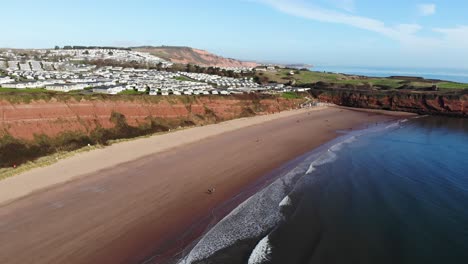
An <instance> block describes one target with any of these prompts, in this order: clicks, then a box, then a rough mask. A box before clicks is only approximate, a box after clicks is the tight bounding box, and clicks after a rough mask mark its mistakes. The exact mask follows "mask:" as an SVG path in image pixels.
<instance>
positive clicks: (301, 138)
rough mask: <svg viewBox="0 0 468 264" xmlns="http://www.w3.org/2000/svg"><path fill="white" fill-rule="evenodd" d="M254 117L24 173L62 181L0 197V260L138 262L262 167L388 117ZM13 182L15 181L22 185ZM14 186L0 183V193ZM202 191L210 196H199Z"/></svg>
mask: <svg viewBox="0 0 468 264" xmlns="http://www.w3.org/2000/svg"><path fill="white" fill-rule="evenodd" d="M255 118H257V117H255ZM255 118H253V119H244V120H234V121H235V122H234V124H237V125H232V123H230V124H231V125H227V126H226V124H224V125H223V124H218V125H213V126H207V127H203V128H195V129H193V130H192V131H191V130H190V129H189V130H185V131H180V132H184V133H182V134H178V136H179V137H180V136H182V135H184V136H185V137H188V138H190V139H193V140H189V139H187V138H180V141H182V142H185V143H184V144H175V143H173V141H174V140H177V138H174V136H170V137H169V136H168V137H162V140H163V142H159V144H162V145H164V146H166V148H158V147H156V146H159V145H158V144H156V143H155V142H157V141H158V140H157V139H155V138H157V137H153V138H148V139H141V140H138V141H135V142H127V143H124V144H125V145H120V144H119V145H120V147H114V148H111V151H109V150H107V151H101V150H99V151H96V152H90V153H85V154H83V155H82V156H79V157H74V158H72V159H69V160H67V161H64V162H59V163H57V164H55V165H53V166H51V167H49V168H43V169H38V170H35V171H32V172H30V174H29V176H28V177H33V176H34V177H35V178H34V180H35V181H39V182H40V181H42V179H44V181H47V179H48V178H51V179H56V178H65V179H68V180H69V181H68V182H63V180H62V181H60V180H59V181H56V180H52V181H50V182H49V184H48V185H44V187H47V186H48V188H47V189H41V190H37V189H36V190H35V189H34V188H30V189H26V191H25V190H24V187H22V188H23V189H22V190H21V191H19V192H16V193H15V192H14V190H13V191H10V194H11V193H12V192H13V193H14V194H15V195H16V196H15V195H10V196H7V198H4V199H3V200H1V199H0V201H2V202H4V203H3V205H2V206H1V207H0V245H1V246H0V263H139V262H141V261H142V260H145V259H146V258H147V257H148V256H150V255H152V254H154V252H157V251H158V249H159V248H160V247H161V246H164V245H165V243H166V242H167V241H170V240H172V239H174V238H176V237H177V236H178V235H180V234H181V233H183V232H185V230H187V229H189V228H190V227H191V226H192V225H193V224H194V223H196V222H199V221H201V220H202V219H206V216H207V215H209V214H210V212H211V210H212V208H215V207H217V206H219V205H221V204H223V203H224V202H225V201H227V200H229V199H230V198H232V197H233V196H235V195H236V194H237V193H239V192H240V191H241V190H242V189H243V188H245V187H246V186H249V184H251V183H252V182H254V181H256V180H258V179H259V178H261V177H262V176H263V175H265V174H266V173H268V172H269V171H271V170H273V169H275V168H277V167H278V166H280V165H281V164H283V163H285V162H287V161H289V160H291V159H293V158H295V157H297V156H300V155H302V154H304V153H306V152H308V151H310V150H311V149H313V148H315V147H317V146H319V145H321V144H323V143H324V142H326V141H329V140H331V139H333V138H334V137H336V136H337V134H336V132H335V131H337V130H345V129H349V128H357V127H362V126H365V125H366V124H368V123H376V122H382V121H389V120H392V119H395V118H398V117H397V116H387V115H382V114H380V113H379V114H377V113H372V112H359V111H353V110H348V109H340V108H325V109H322V110H299V111H296V112H293V113H289V114H283V115H281V114H280V116H276V117H275V116H270V118H264V119H259V120H257V121H258V122H253V121H252V120H255ZM259 118H261V117H259ZM236 122H237V123H236ZM249 122H250V123H249ZM238 123H239V124H238ZM242 123H244V124H245V123H248V124H249V125H245V126H242ZM223 126H224V130H223V129H220V127H223ZM240 128H242V129H240ZM214 131H217V132H216V133H215V132H214ZM176 133H179V132H176ZM176 133H172V134H168V135H174V134H176ZM194 135H196V136H194ZM191 137H192V138H191ZM170 139H172V141H171V142H172V143H171V142H169V141H168V140H170ZM159 140H161V139H159ZM119 145H116V146H119ZM122 146H123V147H122ZM132 157H137V158H136V159H135V160H131V158H132ZM129 159H130V160H129ZM71 161H72V162H73V164H72V167H71V168H70V167H67V166H65V165H69V162H71ZM121 161H125V162H124V163H122V162H121ZM102 163H104V164H111V166H107V167H106V166H104V165H103V164H102ZM70 166H71V165H70ZM77 171H78V172H80V173H84V172H86V173H84V174H85V175H82V174H79V173H77ZM31 175H33V176H31ZM70 175H71V176H70ZM21 176H22V175H20V176H18V179H21V180H18V181H19V182H20V183H21V182H22V181H26V179H29V178H28V177H23V178H20V177H21ZM15 183H16V181H15V179H14V178H13V179H11V180H9V181H8V182H7V181H4V182H1V184H0V190H2V189H3V190H7V189H8V187H9V186H10V187H12V188H14V186H17V185H15ZM54 183H55V185H52V186H51V184H54ZM18 186H21V185H18ZM211 187H215V188H216V192H215V193H214V194H213V195H207V194H206V193H205V192H206V190H207V189H208V188H211ZM20 189H21V188H20ZM31 190H35V191H34V192H33V193H31V194H28V195H26V196H23V197H22V195H21V194H23V195H24V194H27V193H29V192H31ZM12 197H13V198H12ZM18 197H22V198H19V199H18ZM12 199H15V200H12ZM7 201H8V202H7ZM155 259H157V258H155ZM156 262H158V261H156Z"/></svg>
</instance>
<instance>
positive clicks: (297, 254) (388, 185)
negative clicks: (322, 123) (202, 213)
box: [178, 117, 468, 264]
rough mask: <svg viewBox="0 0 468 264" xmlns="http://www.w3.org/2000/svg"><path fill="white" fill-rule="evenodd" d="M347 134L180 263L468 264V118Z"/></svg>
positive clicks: (283, 179)
mask: <svg viewBox="0 0 468 264" xmlns="http://www.w3.org/2000/svg"><path fill="white" fill-rule="evenodd" d="M341 133H343V136H342V137H339V138H337V139H335V140H333V141H331V142H329V143H327V144H325V145H323V146H321V147H320V148H318V149H316V150H314V151H312V152H310V153H308V154H305V155H304V156H303V157H302V158H301V159H300V160H298V163H297V164H296V165H294V167H292V168H289V169H288V171H287V172H285V174H284V175H282V176H280V177H279V178H278V180H276V181H275V182H274V183H273V184H271V185H270V186H268V187H267V188H265V189H263V190H262V191H260V192H259V193H257V194H256V195H254V196H253V197H251V198H250V199H249V200H247V201H246V202H245V203H244V204H242V205H241V206H239V207H238V208H237V209H236V210H234V211H233V212H232V213H231V214H230V215H229V216H228V217H226V218H225V219H223V221H221V222H220V223H219V224H217V225H216V226H215V227H214V228H213V229H211V230H210V231H209V232H208V233H207V234H206V236H204V237H203V239H201V240H200V242H198V244H197V245H196V246H195V247H194V248H193V250H192V251H191V252H190V253H189V254H188V255H187V257H186V258H184V259H182V260H181V261H180V262H178V263H181V264H188V263H197V264H212V263H223V264H244V263H248V264H271V263H274V264H277V263H278V264H335V263H337V264H341V263H359V264H377V263H378V264H387V263H388V264H394V263H399V264H400V263H401V264H417V263H424V264H432V263H434V264H436V263H437V264H439V263H468V119H461V118H460V119H457V118H446V117H417V118H411V119H409V120H400V121H398V122H393V123H387V124H383V125H381V124H379V125H376V126H370V127H369V128H367V129H364V130H359V131H353V132H345V131H342V132H341ZM249 234H250V235H249Z"/></svg>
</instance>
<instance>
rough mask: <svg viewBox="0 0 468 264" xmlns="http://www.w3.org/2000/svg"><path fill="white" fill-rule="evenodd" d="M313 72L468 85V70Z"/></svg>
mask: <svg viewBox="0 0 468 264" xmlns="http://www.w3.org/2000/svg"><path fill="white" fill-rule="evenodd" d="M311 70H312V71H326V72H334V73H346V74H356V75H363V76H370V77H389V76H417V77H424V78H426V79H438V80H446V81H452V82H459V83H468V69H422V68H421V69H415V68H386V67H385V68H384V67H341V66H316V67H314V68H312V69H311Z"/></svg>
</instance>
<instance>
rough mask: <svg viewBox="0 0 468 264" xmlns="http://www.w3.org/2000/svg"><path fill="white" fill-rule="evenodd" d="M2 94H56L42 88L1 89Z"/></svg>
mask: <svg viewBox="0 0 468 264" xmlns="http://www.w3.org/2000/svg"><path fill="white" fill-rule="evenodd" d="M0 93H54V92H51V91H47V90H45V89H42V88H32V89H17V88H1V87H0Z"/></svg>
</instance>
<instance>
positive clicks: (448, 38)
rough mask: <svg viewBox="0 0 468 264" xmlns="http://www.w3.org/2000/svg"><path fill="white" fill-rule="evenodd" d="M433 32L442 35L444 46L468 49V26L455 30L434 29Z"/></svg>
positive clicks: (458, 27) (454, 28)
mask: <svg viewBox="0 0 468 264" xmlns="http://www.w3.org/2000/svg"><path fill="white" fill-rule="evenodd" d="M433 31H435V32H437V33H440V34H442V39H443V42H444V44H445V45H446V46H447V45H450V46H452V47H458V48H464V49H466V47H468V26H457V27H453V28H434V29H433Z"/></svg>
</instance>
